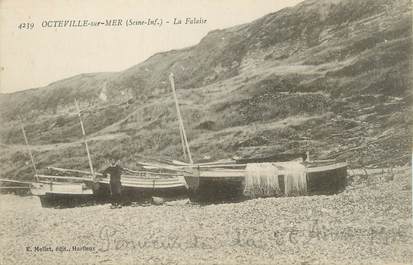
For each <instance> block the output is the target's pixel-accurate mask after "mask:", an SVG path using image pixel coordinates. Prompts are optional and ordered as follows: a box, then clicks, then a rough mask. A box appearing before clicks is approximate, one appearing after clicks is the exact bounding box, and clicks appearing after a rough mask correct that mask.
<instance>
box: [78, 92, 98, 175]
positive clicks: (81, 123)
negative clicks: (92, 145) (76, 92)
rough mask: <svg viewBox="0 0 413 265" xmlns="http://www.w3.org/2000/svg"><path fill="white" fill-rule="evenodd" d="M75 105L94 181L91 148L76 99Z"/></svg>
mask: <svg viewBox="0 0 413 265" xmlns="http://www.w3.org/2000/svg"><path fill="white" fill-rule="evenodd" d="M75 105H76V110H77V115H78V116H79V121H80V127H81V128H82V135H83V141H84V143H85V147H86V153H87V158H88V160H89V167H90V173H91V174H92V179H95V171H94V170H93V164H92V159H91V158H90V153H89V146H88V145H87V140H86V133H85V128H84V127H83V121H82V116H81V114H80V108H79V105H78V104H77V100H76V98H75Z"/></svg>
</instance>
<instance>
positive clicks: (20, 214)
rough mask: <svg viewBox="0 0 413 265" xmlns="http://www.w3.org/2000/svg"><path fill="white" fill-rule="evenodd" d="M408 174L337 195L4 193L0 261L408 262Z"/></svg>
mask: <svg viewBox="0 0 413 265" xmlns="http://www.w3.org/2000/svg"><path fill="white" fill-rule="evenodd" d="M410 178H411V173H410V171H406V172H405V173H402V174H398V175H396V176H395V177H394V179H392V180H390V181H382V182H378V183H369V184H368V185H367V184H365V183H364V184H361V185H358V186H349V187H348V188H347V189H346V190H345V191H344V192H342V193H340V194H336V195H332V196H324V195H323V196H302V197H282V198H261V199H251V200H247V201H244V202H239V203H225V204H209V205H198V204H193V203H191V202H189V200H177V201H171V202H167V203H165V204H163V205H137V204H136V205H132V206H125V207H122V208H120V209H110V206H109V204H104V205H93V206H84V207H76V208H67V209H54V208H42V207H41V205H40V201H39V199H38V198H37V197H35V196H25V197H19V196H16V195H11V194H3V195H0V216H1V217H0V238H1V240H0V248H1V251H0V264H2V265H3V264H5V265H8V264H31V265H35V264H157V265H158V264H159V265H163V264H164V265H176V264H189V265H191V264H194V265H195V264H205V265H206V264H208V265H209V264H211V265H212V264H222V265H227V264H228V265H230V264H234V265H235V264H263V265H264V264H300V265H304V264H306V265H308V264H331V265H333V264H343V265H344V264H346V265H347V264H412V262H413V248H412V246H413V233H412V190H411V179H410Z"/></svg>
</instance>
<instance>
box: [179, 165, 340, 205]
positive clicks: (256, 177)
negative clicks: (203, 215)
mask: <svg viewBox="0 0 413 265" xmlns="http://www.w3.org/2000/svg"><path fill="white" fill-rule="evenodd" d="M193 171H194V173H193V174H192V175H187V176H185V180H186V182H187V184H188V188H189V197H190V199H191V201H198V202H211V201H234V200H242V199H246V198H256V197H274V196H275V197H281V196H296V195H314V194H334V193H338V192H340V191H342V190H344V188H345V186H346V179H347V163H344V162H343V163H335V162H330V163H325V164H323V165H320V164H317V163H308V162H307V163H306V162H300V161H289V162H271V163H270V162H265V163H250V164H243V165H241V167H239V168H236V169H234V168H225V167H222V166H217V167H214V168H203V167H202V166H201V167H195V168H194V169H193Z"/></svg>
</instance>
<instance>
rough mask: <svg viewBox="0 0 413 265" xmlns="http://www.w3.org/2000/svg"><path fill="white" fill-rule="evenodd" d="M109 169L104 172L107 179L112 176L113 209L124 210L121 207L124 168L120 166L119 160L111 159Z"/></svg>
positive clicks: (111, 196) (111, 197) (111, 194)
mask: <svg viewBox="0 0 413 265" xmlns="http://www.w3.org/2000/svg"><path fill="white" fill-rule="evenodd" d="M109 163H110V165H109V167H108V168H106V169H105V171H103V173H102V174H103V177H104V178H106V177H107V176H108V175H109V176H110V182H109V184H110V199H111V204H112V206H111V208H122V205H121V192H122V184H121V181H120V180H121V173H122V168H121V167H120V166H119V160H118V159H115V158H114V157H111V158H110V159H109Z"/></svg>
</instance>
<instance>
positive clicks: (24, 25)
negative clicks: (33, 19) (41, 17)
mask: <svg viewBox="0 0 413 265" xmlns="http://www.w3.org/2000/svg"><path fill="white" fill-rule="evenodd" d="M17 28H18V29H27V30H31V29H33V28H34V23H30V22H26V23H20V24H19V25H18V26H17Z"/></svg>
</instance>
